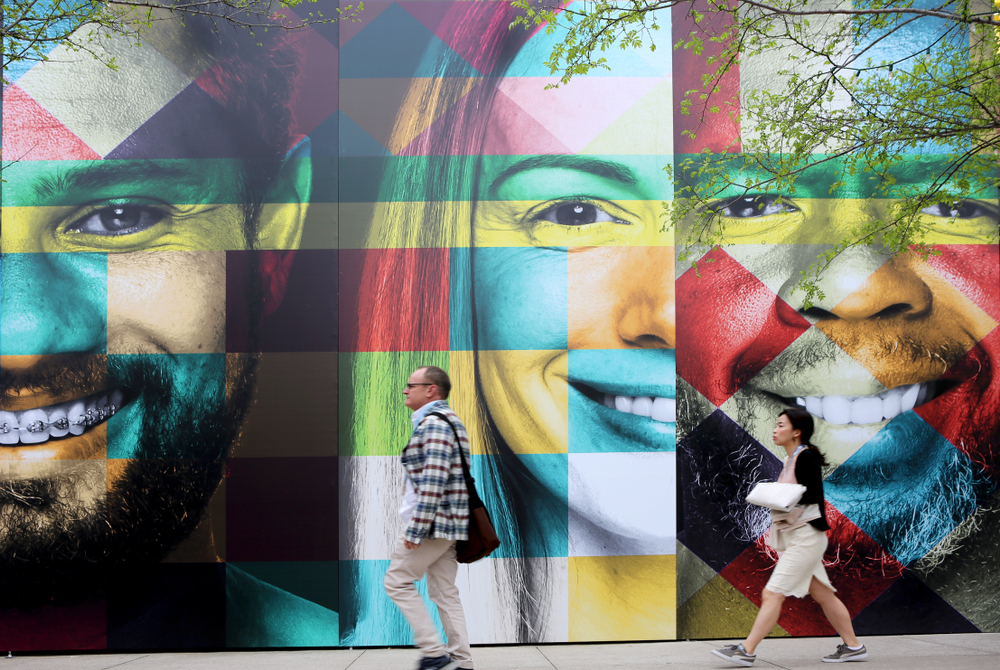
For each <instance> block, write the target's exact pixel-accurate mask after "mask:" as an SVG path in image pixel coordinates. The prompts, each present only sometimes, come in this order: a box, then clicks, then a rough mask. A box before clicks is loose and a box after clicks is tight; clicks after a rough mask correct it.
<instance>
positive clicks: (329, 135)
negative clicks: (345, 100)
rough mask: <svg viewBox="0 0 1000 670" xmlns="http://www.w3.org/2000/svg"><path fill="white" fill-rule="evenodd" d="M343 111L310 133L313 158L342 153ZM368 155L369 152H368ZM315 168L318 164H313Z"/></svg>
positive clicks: (333, 115) (310, 150) (332, 156)
mask: <svg viewBox="0 0 1000 670" xmlns="http://www.w3.org/2000/svg"><path fill="white" fill-rule="evenodd" d="M342 114H343V113H342V112H338V113H337V114H332V115H330V117H329V118H327V120H326V121H324V122H323V123H321V124H319V125H318V126H316V127H315V128H314V129H313V131H312V132H311V133H309V144H310V149H309V152H310V153H309V155H310V156H312V157H313V158H336V157H337V156H339V155H340V118H341V116H342ZM366 155H367V154H366ZM313 169H314V170H315V169H316V166H315V165H313Z"/></svg>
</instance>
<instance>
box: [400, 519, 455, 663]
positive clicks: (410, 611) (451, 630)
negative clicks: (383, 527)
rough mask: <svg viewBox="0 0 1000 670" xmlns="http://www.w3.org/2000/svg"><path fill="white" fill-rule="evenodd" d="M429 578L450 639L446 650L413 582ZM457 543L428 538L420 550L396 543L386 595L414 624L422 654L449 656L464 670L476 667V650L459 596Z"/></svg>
mask: <svg viewBox="0 0 1000 670" xmlns="http://www.w3.org/2000/svg"><path fill="white" fill-rule="evenodd" d="M425 574H426V575H427V593H428V595H430V597H431V600H432V601H433V602H434V604H435V605H437V608H438V615H439V616H440V617H441V624H442V625H443V626H444V632H445V635H447V636H448V646H447V647H446V646H445V645H444V644H443V643H442V642H441V638H440V637H439V636H438V633H437V628H436V627H435V626H434V622H433V621H431V615H430V612H428V611H427V608H426V607H424V601H423V599H422V598H421V597H420V594H419V593H417V588H416V586H414V584H413V582H415V581H418V580H419V579H421V578H422V577H423V576H424V575H425ZM457 574H458V562H457V561H455V541H454V540H438V539H430V538H425V539H424V541H423V543H422V544H421V545H420V546H418V547H417V548H416V549H407V548H406V545H404V544H403V538H399V539H398V540H396V548H395V549H394V550H393V552H392V561H391V562H390V563H389V569H388V570H386V572H385V592H386V594H388V596H389V598H391V599H392V602H394V603H396V606H397V607H398V608H399V610H400V611H401V612H402V613H403V616H405V617H406V620H407V621H409V622H410V626H411V627H412V628H413V636H414V638H415V639H416V642H417V646H418V647H419V648H420V652H421V654H423V655H424V656H427V657H431V658H436V657H439V656H443V655H444V654H449V655H450V656H451V657H452V658H453V659H454V660H456V661H458V664H459V666H460V667H462V668H471V667H472V650H471V649H470V648H469V633H468V631H467V630H466V627H465V613H464V612H463V611H462V601H461V600H460V599H459V597H458V587H457V586H455V577H456V575H457Z"/></svg>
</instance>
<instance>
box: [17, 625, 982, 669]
mask: <svg viewBox="0 0 1000 670" xmlns="http://www.w3.org/2000/svg"><path fill="white" fill-rule="evenodd" d="M863 641H864V642H865V644H866V645H867V646H868V653H869V657H868V660H867V661H863V662H857V663H852V664H851V665H850V666H848V667H850V668H852V670H853V668H858V670H861V668H864V667H870V668H872V669H873V670H874V668H878V669H879V670H943V669H947V670H998V669H1000V634H986V633H984V634H979V635H912V636H910V635H905V636H903V635H901V636H884V637H868V638H864V640H863ZM731 642H732V641H731V640H715V641H697V642H647V643H623V644H576V645H543V646H518V647H474V648H473V650H472V651H473V654H474V655H475V659H476V668H477V670H520V669H523V670H536V669H537V670H592V669H594V668H634V669H637V670H650V669H652V668H664V667H666V668H705V669H706V670H708V669H715V668H718V669H720V670H721V669H723V668H735V667H738V666H736V665H732V664H729V663H726V662H724V661H721V660H719V659H717V658H716V657H715V656H713V655H712V654H711V650H712V649H714V648H716V647H719V646H721V645H722V644H728V643H731ZM836 646H837V640H836V639H834V638H822V639H821V638H779V639H772V640H765V641H764V642H763V643H761V645H760V647H759V648H758V650H757V662H756V663H755V664H754V667H757V668H787V669H788V670H792V669H795V668H812V669H814V670H819V669H820V668H832V667H835V666H833V665H831V664H826V663H821V662H820V660H819V659H820V658H821V657H822V656H825V655H826V654H829V653H830V652H832V651H833V650H834V648H835V647H836ZM416 658H417V654H416V651H415V650H413V649H333V650H329V651H317V650H311V651H252V652H233V651H224V652H209V653H189V654H179V653H163V654H149V653H136V654H81V655H73V656H70V655H58V656H15V657H13V658H0V670H111V668H115V669H116V670H258V669H260V670H265V669H266V670H397V669H398V670H412V669H413V668H414V667H415V665H416V663H415V661H416ZM862 663H864V665H862Z"/></svg>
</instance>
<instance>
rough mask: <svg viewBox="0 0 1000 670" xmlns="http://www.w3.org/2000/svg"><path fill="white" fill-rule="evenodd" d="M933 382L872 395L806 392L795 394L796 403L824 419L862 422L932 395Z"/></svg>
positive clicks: (884, 416)
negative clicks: (800, 396) (799, 394)
mask: <svg viewBox="0 0 1000 670" xmlns="http://www.w3.org/2000/svg"><path fill="white" fill-rule="evenodd" d="M935 386H936V385H935V383H934V382H924V383H922V384H910V385H909V386H898V387H896V388H894V389H890V390H888V391H886V392H885V393H880V394H879V395H871V396H840V395H828V396H807V397H804V398H796V399H795V404H796V405H799V406H802V407H805V408H806V411H807V412H809V413H810V414H812V415H813V416H815V417H818V418H820V419H823V420H824V421H826V422H827V423H832V424H834V425H837V426H843V425H846V424H849V423H850V424H858V425H863V424H869V423H878V422H879V421H883V420H889V419H892V418H895V417H896V416H898V415H900V414H902V413H903V412H907V411H909V410H911V409H913V408H914V407H920V406H921V405H923V404H924V403H925V402H928V401H929V400H932V399H933V398H934V391H935Z"/></svg>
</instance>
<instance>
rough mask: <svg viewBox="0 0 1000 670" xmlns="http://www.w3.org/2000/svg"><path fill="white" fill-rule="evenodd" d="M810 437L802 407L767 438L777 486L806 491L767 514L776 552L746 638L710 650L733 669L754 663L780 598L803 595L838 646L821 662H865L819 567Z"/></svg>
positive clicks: (817, 490) (820, 532)
mask: <svg viewBox="0 0 1000 670" xmlns="http://www.w3.org/2000/svg"><path fill="white" fill-rule="evenodd" d="M812 434H813V418H812V416H811V415H810V414H809V413H808V412H806V411H805V410H804V409H800V408H797V407H796V408H792V409H787V410H785V411H784V412H782V413H781V414H780V415H779V416H778V423H777V425H776V426H775V427H774V432H773V433H772V435H771V439H772V440H773V441H774V443H775V444H776V445H778V446H780V447H784V449H785V451H786V452H787V453H788V457H787V458H786V459H785V467H784V468H782V470H781V476H780V477H779V478H778V481H779V482H783V483H789V484H801V485H802V486H805V487H806V492H805V493H804V494H803V495H802V500H801V501H800V502H799V504H798V505H796V506H795V507H794V508H793V509H792V511H791V512H789V513H787V514H782V513H779V512H772V513H771V518H772V524H771V538H770V540H769V542H770V544H771V545H772V546H773V547H774V548H775V549H777V550H778V551H779V552H781V557H780V558H779V559H778V563H777V565H775V566H774V572H773V573H771V578H770V579H769V580H768V582H767V586H765V587H764V592H763V593H762V594H761V606H760V612H758V613H757V619H756V620H755V621H754V623H753V628H752V629H751V631H750V635H748V636H747V638H746V639H745V640H743V642H742V643H741V644H731V645H727V646H725V647H723V648H722V649H715V650H713V651H712V653H713V654H715V655H716V656H718V657H720V658H724V659H726V660H727V661H732V662H733V663H736V664H737V665H743V666H750V665H753V662H754V661H755V660H756V659H757V655H756V651H757V645H758V644H759V643H760V641H761V640H763V639H764V637H765V636H766V635H767V634H768V633H769V632H770V631H771V629H772V628H774V626H775V624H777V623H778V617H779V616H780V615H781V605H782V603H784V601H785V598H786V597H788V596H793V597H795V598H804V597H805V596H806V594H809V595H811V596H812V597H813V600H815V601H816V602H818V603H819V604H820V607H822V608H823V614H825V615H826V618H827V619H829V620H830V623H831V624H832V625H833V627H834V629H835V630H836V631H837V633H839V634H840V637H841V638H842V639H843V644H841V645H838V646H837V651H835V652H834V653H832V654H830V655H829V656H824V657H823V661H824V662H826V663H843V662H845V661H860V660H863V659H866V658H868V650H867V649H865V646H864V645H863V644H861V642H859V641H858V638H857V637H856V636H855V635H854V626H852V625H851V615H850V613H849V612H848V611H847V607H845V606H844V603H842V602H841V601H840V598H838V597H837V596H836V594H835V589H834V588H833V586H832V585H831V584H830V579H829V578H828V577H827V576H826V569H824V568H823V552H824V551H826V545H827V539H826V531H828V530H829V529H830V526H829V524H827V522H826V501H824V499H823V473H822V467H823V466H824V465H826V459H824V458H823V454H822V453H820V451H819V449H817V448H816V446H815V445H813V444H810V443H809V440H810V439H811V438H812Z"/></svg>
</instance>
